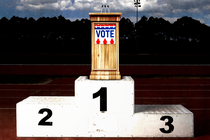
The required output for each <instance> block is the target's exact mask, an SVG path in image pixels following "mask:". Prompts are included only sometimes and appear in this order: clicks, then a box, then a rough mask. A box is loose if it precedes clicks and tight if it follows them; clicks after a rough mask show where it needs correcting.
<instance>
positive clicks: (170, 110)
mask: <svg viewBox="0 0 210 140" xmlns="http://www.w3.org/2000/svg"><path fill="white" fill-rule="evenodd" d="M134 110H135V113H134V114H133V115H130V114H128V115H125V114H121V113H107V112H100V113H91V111H90V113H87V111H86V110H85V111H84V112H83V111H82V110H81V109H78V107H77V105H76V104H75V97H52V96H49V97H47V96H42V97H35V96H31V97H28V98H27V99H25V100H23V101H21V102H19V103H18V104H17V136H18V137H193V129H194V128H193V127H194V126H193V114H192V112H190V111H189V110H187V109H186V108H185V107H183V106H182V105H135V107H134Z"/></svg>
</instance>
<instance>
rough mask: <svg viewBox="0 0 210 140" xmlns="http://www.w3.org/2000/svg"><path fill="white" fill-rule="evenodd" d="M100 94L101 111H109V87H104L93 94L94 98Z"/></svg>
mask: <svg viewBox="0 0 210 140" xmlns="http://www.w3.org/2000/svg"><path fill="white" fill-rule="evenodd" d="M98 96H100V111H107V88H106V87H102V88H101V89H100V90H99V91H97V92H96V93H94V94H93V99H95V98H97V97H98Z"/></svg>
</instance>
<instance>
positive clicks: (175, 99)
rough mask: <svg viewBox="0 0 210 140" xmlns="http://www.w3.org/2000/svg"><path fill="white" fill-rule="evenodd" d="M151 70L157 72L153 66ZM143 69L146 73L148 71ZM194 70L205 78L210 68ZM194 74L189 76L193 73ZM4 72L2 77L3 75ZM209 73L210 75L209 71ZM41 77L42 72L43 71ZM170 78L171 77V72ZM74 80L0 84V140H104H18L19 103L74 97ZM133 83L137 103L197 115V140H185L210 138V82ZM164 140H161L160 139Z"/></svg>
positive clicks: (36, 139)
mask: <svg viewBox="0 0 210 140" xmlns="http://www.w3.org/2000/svg"><path fill="white" fill-rule="evenodd" d="M33 68H34V67H33ZM49 68H50V67H49ZM61 68H62V67H61ZM150 68H151V69H154V67H153V68H152V67H150ZM156 68H157V67H156ZM173 68H175V67H173ZM35 69H37V68H35ZM71 69H73V68H71ZM139 69H140V68H139ZM144 69H145V70H146V68H144ZM166 69H172V68H166ZM177 69H180V68H177ZM195 69H200V72H197V73H198V74H201V73H205V75H206V73H207V72H201V69H209V68H204V67H203V68H199V67H198V66H197V68H195ZM31 70H32V69H31ZM185 70H186V69H185ZM185 70H184V69H182V70H181V69H180V71H183V72H184V73H187V72H185ZM187 70H188V68H187ZM0 71H1V72H2V71H4V72H6V71H5V70H2V69H1V70H0ZM25 71H26V70H25ZM32 71H33V70H32ZM64 71H65V70H64ZM148 71H150V72H151V71H153V70H149V69H148ZM148 71H147V73H148ZM157 71H160V72H161V70H160V69H158V70H157ZM163 71H164V70H163ZM175 71H176V70H174V73H175ZM192 71H193V70H192ZM192 71H191V72H190V73H193V72H192ZM1 72H0V74H2V73H1ZM22 72H23V73H22V74H24V70H23V71H22ZM34 72H35V71H34ZM14 73H15V72H13V74H14ZM31 73H33V72H31ZM56 73H57V72H56ZM135 73H137V72H135ZM172 73H173V72H172ZM208 73H210V71H209V72H208ZM7 74H9V72H7ZM19 74H20V73H19ZM41 74H43V73H42V72H41ZM75 75H76V74H75ZM168 75H170V72H168ZM172 75H174V74H172ZM194 75H195V74H194ZM74 80H76V78H63V79H55V80H53V81H51V82H50V83H47V84H43V85H41V84H33V85H32V84H31V85H29V84H25V85H23V84H12V85H9V84H0V139H3V140H7V139H11V140H15V139H17V140H48V139H52V140H56V139H62V140H67V139H68V140H70V139H83V140H87V139H101V138H17V137H16V103H17V102H19V101H21V100H23V99H25V98H27V97H28V96H74ZM134 80H135V104H182V105H183V106H185V107H187V108H188V109H189V110H190V111H192V112H193V113H194V129H195V133H194V134H195V138H184V139H190V140H191V139H193V140H194V139H196V140H201V139H210V79H186V78H185V79H184V78H182V79H146V78H145V79H143V78H135V77H134ZM102 139H105V138H102ZM106 139H119V138H106ZM120 139H121V138H120ZM122 139H126V140H129V139H134V138H122ZM135 139H136V138H135ZM138 139H148V140H149V139H152V138H138ZM161 139H163V138H158V140H161ZM176 139H178V138H173V140H176Z"/></svg>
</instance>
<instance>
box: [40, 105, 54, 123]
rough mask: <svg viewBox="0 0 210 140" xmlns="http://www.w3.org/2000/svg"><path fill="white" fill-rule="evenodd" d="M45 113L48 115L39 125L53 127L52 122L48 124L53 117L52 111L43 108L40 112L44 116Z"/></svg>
mask: <svg viewBox="0 0 210 140" xmlns="http://www.w3.org/2000/svg"><path fill="white" fill-rule="evenodd" d="M44 112H47V115H46V116H45V117H44V118H43V119H41V121H40V122H39V123H38V125H47V126H52V122H46V121H47V120H48V119H49V118H50V117H51V116H52V110H50V109H48V108H43V109H40V110H39V114H43V113H44Z"/></svg>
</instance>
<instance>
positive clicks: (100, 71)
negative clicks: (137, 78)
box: [89, 13, 121, 79]
mask: <svg viewBox="0 0 210 140" xmlns="http://www.w3.org/2000/svg"><path fill="white" fill-rule="evenodd" d="M89 16H90V20H91V36H92V41H91V50H92V61H91V63H92V64H91V74H90V79H121V76H120V71H119V21H120V18H121V13H89Z"/></svg>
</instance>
